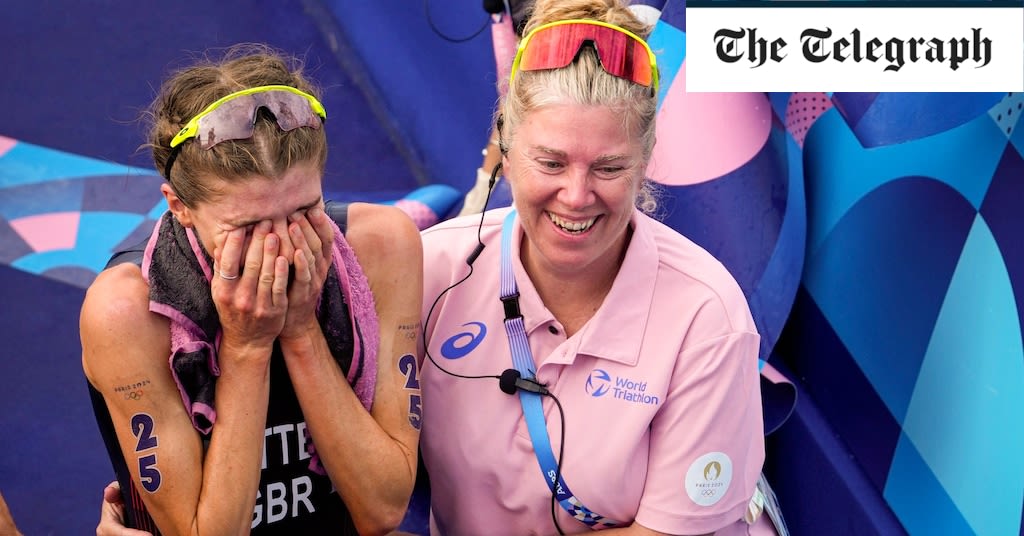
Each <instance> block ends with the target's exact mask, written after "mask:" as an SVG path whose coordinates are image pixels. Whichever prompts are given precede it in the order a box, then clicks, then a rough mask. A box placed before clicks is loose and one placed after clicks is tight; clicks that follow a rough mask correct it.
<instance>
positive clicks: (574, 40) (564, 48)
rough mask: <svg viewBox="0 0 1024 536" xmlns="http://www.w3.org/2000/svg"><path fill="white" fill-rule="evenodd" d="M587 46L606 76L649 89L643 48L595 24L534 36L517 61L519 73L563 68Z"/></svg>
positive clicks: (648, 65) (649, 76) (559, 28)
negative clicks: (598, 61) (591, 45)
mask: <svg viewBox="0 0 1024 536" xmlns="http://www.w3.org/2000/svg"><path fill="white" fill-rule="evenodd" d="M587 42H590V43H593V45H594V48H596V49H597V56H598V57H599V58H600V59H601V66H602V67H603V68H604V70H605V71H607V72H608V73H609V74H612V75H614V76H618V77H619V78H625V79H626V80H629V81H631V82H634V83H636V84H640V85H641V86H648V87H650V86H651V85H652V83H653V80H654V75H653V73H652V72H651V62H650V57H649V56H648V55H647V49H646V48H644V46H643V44H641V43H640V42H639V41H637V40H636V39H633V38H632V37H630V36H628V35H626V34H624V33H622V32H620V31H617V30H614V29H612V28H606V27H604V26H597V25H594V24H562V25H558V26H552V27H550V28H545V29H543V30H541V31H539V32H537V33H535V34H533V37H531V38H530V41H529V43H527V44H526V49H525V50H523V54H522V57H521V58H520V60H519V70H520V71H539V70H543V69H561V68H562V67H566V66H567V65H569V64H570V63H572V62H573V60H574V59H576V54H577V53H578V52H579V50H580V47H582V46H583V44H584V43H587Z"/></svg>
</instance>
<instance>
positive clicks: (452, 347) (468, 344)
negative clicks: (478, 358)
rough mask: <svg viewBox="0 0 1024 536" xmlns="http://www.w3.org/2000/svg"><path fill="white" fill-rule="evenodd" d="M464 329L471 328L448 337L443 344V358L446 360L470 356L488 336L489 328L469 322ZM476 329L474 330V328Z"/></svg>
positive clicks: (478, 323) (464, 325)
mask: <svg viewBox="0 0 1024 536" xmlns="http://www.w3.org/2000/svg"><path fill="white" fill-rule="evenodd" d="M462 327H464V328H469V329H467V330H466V331H461V332H459V333H456V334H455V335H452V336H451V337H448V339H447V340H445V341H444V343H442V344H441V356H442V357H444V358H445V359H460V358H463V357H466V356H467V355H469V353H470V352H472V351H473V350H474V349H476V347H477V346H479V345H480V343H481V342H483V340H484V337H486V336H487V326H486V325H484V323H483V322H468V323H466V324H463V325H462ZM474 327H475V328H476V329H473V328H474Z"/></svg>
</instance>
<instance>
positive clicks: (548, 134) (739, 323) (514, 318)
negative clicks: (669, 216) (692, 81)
mask: <svg viewBox="0 0 1024 536" xmlns="http://www.w3.org/2000/svg"><path fill="white" fill-rule="evenodd" d="M648 31H649V28H648V27H647V26H645V25H644V24H643V23H641V22H640V21H639V20H638V19H637V18H636V17H635V16H634V15H633V14H632V12H631V11H630V10H629V8H628V7H627V6H626V5H624V3H622V2H616V1H613V0H540V1H538V2H536V4H535V6H534V11H533V14H532V18H531V19H530V20H529V22H528V23H527V25H526V28H525V36H524V37H523V39H522V40H521V42H520V44H519V48H518V51H517V54H516V57H515V61H514V62H513V65H512V70H511V74H510V77H509V86H508V91H507V94H505V95H504V96H503V97H502V100H501V102H500V104H499V111H498V116H497V120H496V125H497V127H496V130H497V132H496V134H497V136H498V138H499V146H500V150H501V167H502V168H503V170H504V176H505V177H506V179H507V180H508V182H509V185H510V188H511V192H512V197H513V202H514V203H513V204H514V207H513V208H506V209H498V210H492V211H488V212H485V213H483V214H482V215H473V216H465V217H461V218H456V219H453V220H449V221H447V222H444V223H442V224H440V225H437V226H435V227H433V228H431V229H428V230H426V231H424V232H423V233H422V234H423V244H424V257H425V259H426V265H425V272H424V274H425V277H424V296H425V299H424V310H423V313H424V319H425V320H424V339H425V341H426V355H425V359H424V362H423V363H422V368H421V373H420V382H419V383H420V385H421V387H422V395H423V409H424V412H423V428H422V435H421V448H422V453H423V460H424V462H425V465H426V469H427V473H428V474H429V476H430V482H431V510H432V516H431V531H432V533H433V534H445V535H482V534H487V535H502V534H507V535H516V536H521V535H524V534H544V535H547V534H573V533H583V532H589V530H590V529H594V528H606V527H610V528H608V530H609V531H611V532H613V533H621V534H684V535H699V534H717V535H720V536H727V535H739V534H743V535H746V534H775V531H774V530H773V528H772V525H771V523H770V521H769V520H768V516H767V515H761V513H762V506H763V498H762V496H761V495H760V493H758V480H759V476H760V474H761V466H762V462H763V461H764V435H763V427H762V426H763V425H762V417H761V397H760V389H759V380H758V370H757V351H758V342H759V336H758V334H757V332H756V329H755V327H754V322H753V320H752V318H751V315H750V312H749V309H748V306H747V303H746V300H745V298H744V295H743V293H742V292H741V290H740V288H739V286H738V285H737V283H736V282H735V281H734V279H733V278H732V276H731V275H730V274H729V272H728V271H726V269H725V268H724V267H723V266H722V264H721V263H719V262H718V261H717V260H716V259H714V258H713V257H712V256H711V255H710V254H708V253H707V252H706V251H705V250H703V249H702V248H700V247H699V246H697V245H696V244H694V243H693V242H691V241H690V240H688V239H687V238H685V237H683V236H682V235H680V234H679V233H677V232H676V231H674V230H672V229H670V228H668V227H666V226H665V225H662V224H660V223H658V222H657V221H655V220H654V219H652V218H651V217H649V216H647V215H646V214H645V213H646V212H650V211H652V210H653V209H654V208H655V206H656V203H655V201H656V199H655V196H654V195H652V194H653V192H652V191H651V186H650V183H649V182H648V181H647V180H645V177H644V171H645V170H646V169H647V164H648V160H649V159H650V155H651V150H652V147H653V146H654V141H655V139H654V138H655V113H656V108H657V88H658V71H657V66H656V63H655V56H654V55H653V54H652V53H651V51H650V49H649V48H648V46H647V44H646V43H645V42H644V40H643V38H642V37H641V36H644V35H646V34H647V32H648ZM495 175H497V169H496V170H495ZM492 182H493V178H492ZM467 264H468V265H469V266H468V267H467ZM435 297H436V300H435V299H434V298H435ZM496 380H497V381H496Z"/></svg>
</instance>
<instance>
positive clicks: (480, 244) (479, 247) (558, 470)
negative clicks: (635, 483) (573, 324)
mask: <svg viewBox="0 0 1024 536" xmlns="http://www.w3.org/2000/svg"><path fill="white" fill-rule="evenodd" d="M499 121H500V119H499ZM499 125H500V123H499ZM499 129H500V126H499ZM499 171H501V162H500V161H499V162H498V163H497V164H496V165H495V166H494V169H493V170H492V171H491V178H490V180H488V181H487V196H486V197H485V198H484V206H483V208H482V209H481V210H480V223H479V224H478V225H477V227H476V242H477V244H476V247H475V248H473V252H472V253H470V254H469V256H468V257H466V265H467V266H469V271H468V272H467V273H466V275H464V276H463V277H462V278H461V279H459V280H458V281H456V282H454V283H452V284H451V285H448V286H447V287H446V288H445V289H444V290H442V291H441V293H440V294H438V295H437V297H436V298H434V302H433V303H431V304H430V309H428V310H427V317H426V318H425V319H424V320H423V331H424V333H426V330H427V328H428V326H430V317H431V316H433V314H434V308H436V307H437V303H438V302H439V301H441V298H442V297H443V296H444V295H445V294H447V293H448V291H450V290H452V289H453V288H455V287H457V286H459V285H461V284H462V283H464V282H466V280H468V279H469V276H471V275H473V263H474V262H476V259H477V257H479V256H480V253H482V252H483V250H484V247H485V246H484V241H483V238H482V231H483V227H484V215H485V214H486V213H487V203H489V202H490V200H491V192H493V191H494V184H495V182H496V180H497V177H498V172H499ZM423 354H424V355H425V356H427V359H428V360H430V363H431V364H433V365H434V366H435V367H437V370H440V371H441V372H443V373H445V374H447V375H449V376H453V377H456V378H463V379H466V380H481V379H491V378H493V379H496V380H498V381H499V385H500V386H501V387H502V391H503V392H506V393H508V394H514V393H515V389H518V388H519V387H518V386H516V385H515V383H516V380H517V379H518V377H519V371H518V370H516V369H507V370H506V371H505V372H503V373H502V375H486V374H485V375H467V374H458V373H456V372H452V371H450V370H448V369H446V368H444V367H442V366H441V365H439V364H438V362H437V361H435V360H434V356H432V355H430V345H429V344H427V339H426V337H425V336H424V337H423ZM509 371H514V372H515V374H514V375H513V376H514V378H513V379H512V383H511V385H512V392H511V393H509V392H508V391H505V386H504V385H503V383H504V382H505V381H506V380H505V378H503V376H504V375H505V374H506V372H509ZM529 381H530V382H531V383H534V384H536V385H537V386H539V387H540V389H539V390H535V389H527V390H529V391H531V392H534V393H537V394H539V395H541V396H547V397H549V398H551V400H554V401H555V406H556V407H557V408H558V421H559V425H560V429H561V432H562V435H561V439H562V440H561V441H560V442H559V443H558V458H557V460H556V462H555V481H554V482H553V483H552V485H551V521H552V523H554V524H555V530H557V531H558V534H559V535H560V536H564V535H565V532H563V531H562V527H561V525H559V523H558V516H557V515H556V512H557V511H556V509H555V503H556V502H557V501H556V495H557V493H556V490H557V489H558V481H559V480H561V479H562V458H563V457H564V456H565V410H564V409H563V408H562V402H561V401H560V400H558V397H556V396H555V395H553V394H551V392H550V391H548V390H547V389H546V388H544V386H543V385H541V384H540V383H537V382H536V381H535V380H529Z"/></svg>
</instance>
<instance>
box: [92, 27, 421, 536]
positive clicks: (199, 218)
mask: <svg viewBox="0 0 1024 536" xmlns="http://www.w3.org/2000/svg"><path fill="white" fill-rule="evenodd" d="M313 92H314V90H313V88H312V87H311V84H310V83H309V82H308V81H307V80H306V79H305V78H304V77H303V75H302V74H301V70H300V66H299V65H298V63H297V61H295V60H294V59H293V58H289V57H287V56H284V55H281V54H279V53H277V52H275V51H273V50H271V49H269V48H267V47H263V46H257V45H248V46H239V47H233V48H231V49H229V50H228V51H227V52H226V54H225V55H224V57H223V58H222V59H220V60H218V61H204V62H201V63H199V64H197V65H194V66H191V67H188V68H186V69H183V70H182V71H180V72H178V73H176V74H175V75H174V76H173V77H171V78H170V79H169V80H168V81H167V82H165V84H164V85H163V87H162V88H161V92H160V95H159V96H158V97H157V99H156V101H155V102H154V105H153V108H152V120H153V126H152V130H151V136H150V145H151V147H152V151H153V157H154V162H155V164H156V168H157V169H158V170H161V171H162V172H163V175H164V177H165V178H166V179H167V182H166V183H164V184H163V185H162V186H161V192H162V193H163V195H164V197H165V198H166V200H167V204H168V208H169V210H168V211H167V212H166V213H165V214H164V215H163V216H162V217H161V218H160V220H159V221H158V222H157V224H156V226H155V228H154V230H153V233H152V235H151V237H150V238H149V240H148V241H147V242H146V243H145V245H144V247H140V248H139V249H138V250H136V251H128V252H126V253H125V254H123V255H121V256H119V257H115V259H113V260H112V261H111V266H110V267H109V268H108V269H107V270H105V271H104V272H102V273H101V274H100V275H99V276H98V277H97V279H96V281H95V282H94V284H93V285H92V286H91V288H90V289H89V291H88V293H87V296H86V299H85V302H84V304H83V307H82V313H81V337H82V348H83V358H82V359H83V367H84V370H85V372H86V375H87V377H88V379H89V382H90V387H91V393H92V395H93V401H94V407H97V408H99V410H98V414H99V413H108V414H109V418H106V419H104V418H100V419H98V422H99V424H100V427H101V432H103V435H104V437H105V439H106V440H107V447H108V452H109V454H110V456H111V459H112V461H113V462H114V467H115V471H116V472H117V474H118V484H119V487H120V489H121V490H122V493H121V497H120V501H119V500H117V499H116V498H115V497H113V495H116V494H117V488H116V487H110V488H108V489H107V490H106V492H105V496H106V497H107V499H110V501H109V502H108V501H104V506H103V508H104V514H103V515H104V518H107V517H108V516H109V517H110V518H112V519H115V520H118V521H120V522H121V523H124V524H125V525H127V526H130V527H135V528H138V529H142V530H145V531H148V532H151V533H154V534H165V535H170V534H212V535H218V536H219V535H225V534H248V533H250V532H251V533H253V534H300V533H310V534H311V533H327V532H329V533H333V534H357V533H358V534H384V533H388V532H390V531H392V530H393V529H394V528H395V527H396V526H397V525H398V524H399V523H400V522H401V520H402V517H403V515H404V513H405V510H406V507H407V503H408V500H409V496H410V494H411V492H412V488H413V484H414V481H415V476H416V464H417V461H416V456H417V454H416V453H417V443H418V437H419V420H418V418H419V391H418V386H417V385H416V384H415V382H414V381H410V379H412V380H414V379H415V375H416V369H415V359H414V358H413V355H414V354H415V352H416V339H417V334H418V330H419V318H418V317H419V305H420V302H421V298H422V253H421V251H422V250H421V244H420V240H419V235H418V232H417V229H416V227H415V225H414V224H413V222H412V221H411V220H410V219H409V218H408V217H407V216H406V215H405V214H404V213H402V212H401V211H399V210H398V209H395V208H393V207H386V206H383V205H370V204H352V205H350V206H348V208H347V213H346V214H345V215H344V217H332V216H333V215H332V216H329V215H328V214H327V213H326V212H325V206H324V201H323V192H322V187H321V182H322V177H323V172H324V165H325V162H326V156H327V144H326V138H325V135H324V128H323V126H322V123H323V122H324V121H325V120H326V111H325V110H324V109H323V106H322V105H321V104H320V102H319V101H318V100H317V98H316V97H315V96H314V94H313ZM342 229H344V232H342ZM410 364H411V365H412V366H410Z"/></svg>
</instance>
